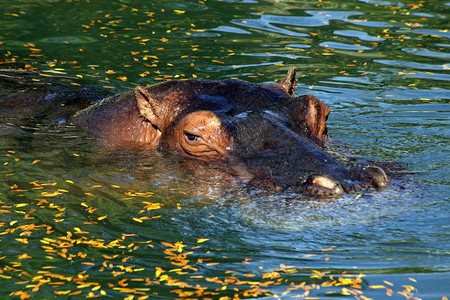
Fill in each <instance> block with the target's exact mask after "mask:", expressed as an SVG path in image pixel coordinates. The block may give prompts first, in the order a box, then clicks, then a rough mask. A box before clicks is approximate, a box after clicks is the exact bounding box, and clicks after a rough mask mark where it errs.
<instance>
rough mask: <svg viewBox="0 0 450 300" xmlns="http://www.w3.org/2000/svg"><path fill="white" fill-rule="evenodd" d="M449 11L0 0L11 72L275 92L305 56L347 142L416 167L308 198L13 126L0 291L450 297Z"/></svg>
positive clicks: (41, 128)
mask: <svg viewBox="0 0 450 300" xmlns="http://www.w3.org/2000/svg"><path fill="white" fill-rule="evenodd" d="M449 6H450V4H449V3H445V2H443V1H421V2H407V1H375V0H373V1H372V0H368V1H366V0H364V1H340V0H338V1H283V0H282V1H262V0H248V1H247V0H243V1H237V0H236V1H233V0H227V1H210V0H208V1H140V2H138V1H116V2H111V1H101V0H99V1H81V0H80V1H58V0H55V1H32V0H28V1H25V0H20V1H14V2H13V3H12V2H11V1H5V0H0V7H1V9H0V28H1V31H0V63H1V64H2V65H5V66H12V65H21V66H22V67H24V68H25V69H28V70H38V71H39V72H41V73H43V74H47V75H52V76H53V77H54V79H53V80H55V82H59V83H63V84H66V85H70V86H75V87H78V86H80V87H82V86H86V85H90V86H93V87H95V88H99V89H100V88H101V89H106V90H107V91H109V92H110V93H116V92H121V91H125V90H127V89H130V88H133V87H134V86H136V85H146V84H153V83H156V82H159V81H161V80H171V79H190V78H198V79H206V78H208V79H214V80H217V79H227V78H240V79H244V80H248V81H251V82H266V83H269V82H274V81H276V80H278V79H280V78H282V77H283V76H284V74H285V72H286V71H287V69H288V68H289V67H290V66H292V65H296V66H297V67H298V71H299V83H298V90H297V93H298V94H299V95H301V94H305V93H310V94H313V95H315V96H317V97H319V98H320V99H322V100H323V101H324V102H325V103H326V104H327V105H328V106H329V107H330V108H331V109H332V113H331V115H330V118H329V121H328V124H329V125H328V126H329V132H330V134H331V135H332V137H333V139H334V140H333V141H332V144H331V146H333V147H337V148H339V149H340V150H342V151H344V152H346V153H348V154H351V155H355V156H361V157H366V158H370V159H383V160H393V161H396V162H399V163H401V164H403V165H404V166H406V168H407V169H408V170H411V171H414V172H415V174H414V176H406V177H404V178H400V179H392V180H391V183H390V186H389V187H388V188H387V189H385V190H383V191H381V192H378V193H376V192H367V193H363V194H361V195H360V194H350V195H346V196H344V197H343V198H341V199H338V200H336V201H332V202H321V201H311V200H308V199H305V198H301V197H298V195H291V194H282V195H267V194H265V193H256V192H254V191H249V190H248V189H246V187H245V186H241V185H237V186H236V185H234V183H229V182H228V183H227V181H226V179H224V178H223V176H222V175H221V174H220V173H217V172H208V170H205V172H204V173H200V174H199V173H195V172H192V171H191V170H190V169H189V167H186V162H183V161H182V160H179V159H177V158H172V157H170V156H168V155H167V154H164V153H158V152H151V153H145V152H140V153H131V152H124V151H122V152H120V151H119V152H111V151H109V150H108V149H105V148H102V147H98V146H97V145H96V142H95V141H93V140H92V139H89V138H88V137H87V136H86V135H85V133H83V132H82V131H80V130H79V129H77V128H73V127H71V126H66V125H56V126H55V125H52V126H48V125H46V124H45V123H41V122H39V120H37V121H36V120H34V121H33V120H32V121H30V122H28V123H27V124H26V125H23V124H22V125H21V124H17V123H15V122H14V120H12V119H8V118H3V119H2V122H1V124H0V163H1V168H0V172H1V177H2V178H3V179H2V180H1V182H0V201H1V202H0V206H1V207H0V212H1V219H0V246H1V247H0V266H1V268H0V283H1V286H2V291H1V292H0V294H1V295H2V297H7V296H10V297H13V298H26V297H28V296H33V297H35V298H37V299H51V298H56V297H58V298H61V297H63V298H67V299H73V298H86V297H97V296H99V297H115V298H127V297H128V299H145V298H149V299H158V298H160V299H171V298H199V299H207V298H212V299H233V298H236V299H237V298H254V297H263V298H264V297H265V298H267V299H273V298H281V299H290V298H293V299H295V298H298V297H299V298H302V297H316V298H319V299H346V298H356V299H363V298H364V297H369V298H374V299H385V298H393V299H404V298H406V299H410V298H414V297H416V298H422V299H442V298H443V297H448V296H449V295H450V289H449V287H448V282H449V281H450V276H449V274H450V273H449V263H450V260H449V235H448V230H449V217H448V201H449V197H448V195H449V194H450V189H449V180H448V175H449V174H448V166H449V154H448V150H449V117H450V113H449V111H450V110H449V104H448V102H449V95H450V93H449V79H450V77H449V76H450V75H449V71H448V70H449V67H450V64H449V54H448V53H449V52H448V48H449V46H450V41H449V37H450V35H449V33H448V8H449ZM13 63H14V64H13ZM56 73H58V74H59V75H56ZM62 77H65V78H66V79H64V80H63V79H62ZM46 78H48V76H46Z"/></svg>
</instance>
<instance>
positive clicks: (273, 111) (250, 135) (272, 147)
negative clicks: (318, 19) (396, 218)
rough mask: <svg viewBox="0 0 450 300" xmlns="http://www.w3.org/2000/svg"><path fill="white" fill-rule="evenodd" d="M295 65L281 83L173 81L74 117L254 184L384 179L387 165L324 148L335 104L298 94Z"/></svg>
mask: <svg viewBox="0 0 450 300" xmlns="http://www.w3.org/2000/svg"><path fill="white" fill-rule="evenodd" d="M295 73H296V72H295V68H291V69H290V70H289V71H288V73H287V75H286V77H285V78H283V79H282V80H280V81H279V83H278V84H267V85H266V84H252V83H248V82H245V81H241V80H234V79H230V80H224V81H208V80H184V81H177V80H174V81H168V82H164V83H160V84H156V85H152V86H149V87H136V88H135V89H134V90H132V91H128V92H125V93H123V94H119V95H115V96H112V97H109V98H105V99H103V100H101V101H99V102H97V103H95V104H93V105H91V106H89V107H88V108H86V109H83V110H81V111H79V112H77V113H76V114H75V115H73V116H72V118H71V119H70V122H72V123H74V124H76V125H79V126H81V127H83V128H85V129H86V130H87V131H88V132H90V133H91V134H93V135H94V136H97V137H99V138H101V139H103V140H104V141H106V143H107V144H111V145H115V146H119V147H124V148H127V149H130V148H137V149H157V148H158V149H164V150H168V151H171V152H175V153H178V154H179V155H182V156H184V157H186V158H190V159H195V160H197V161H203V162H208V163H209V162H211V163H212V162H214V163H219V164H223V165H224V166H227V169H228V170H230V172H231V173H232V174H234V175H236V176H237V177H240V178H243V179H245V180H247V181H248V182H249V184H250V185H251V186H255V187H257V188H261V189H264V190H268V191H280V190H293V191H295V192H299V193H301V194H304V195H308V196H312V197H316V198H337V197H339V196H341V195H342V194H343V193H344V192H350V191H352V190H355V189H361V188H373V189H380V188H383V187H385V186H386V184H387V176H386V174H385V172H384V171H383V170H382V169H381V168H379V167H377V166H375V165H370V164H362V163H361V164H351V165H350V164H348V163H347V162H345V161H344V160H342V159H339V158H338V157H337V156H336V155H331V154H329V151H327V149H326V148H325V147H324V142H325V141H326V139H327V128H326V119H327V117H328V114H329V113H330V109H329V108H328V107H327V106H326V105H325V104H324V103H323V102H322V101H320V100H319V99H317V98H316V97H314V96H311V95H303V96H299V97H296V96H295V95H294V92H295V88H296V81H297V80H296V74H295Z"/></svg>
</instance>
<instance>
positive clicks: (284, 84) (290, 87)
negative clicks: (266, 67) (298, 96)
mask: <svg viewBox="0 0 450 300" xmlns="http://www.w3.org/2000/svg"><path fill="white" fill-rule="evenodd" d="M296 70H297V68H296V67H291V68H290V69H289V71H288V72H287V74H286V76H285V77H284V78H283V79H281V81H280V82H279V83H278V86H280V87H281V88H283V89H284V90H285V91H286V93H288V94H289V96H291V97H293V96H294V93H295V89H296V88H297V77H296Z"/></svg>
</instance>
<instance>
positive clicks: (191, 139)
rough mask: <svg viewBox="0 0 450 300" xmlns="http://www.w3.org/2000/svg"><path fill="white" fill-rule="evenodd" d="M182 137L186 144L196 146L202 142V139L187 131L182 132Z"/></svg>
mask: <svg viewBox="0 0 450 300" xmlns="http://www.w3.org/2000/svg"><path fill="white" fill-rule="evenodd" d="M184 137H185V140H186V142H187V143H188V144H190V145H198V144H199V143H200V142H201V141H202V137H201V136H199V135H196V134H193V133H190V132H187V131H184Z"/></svg>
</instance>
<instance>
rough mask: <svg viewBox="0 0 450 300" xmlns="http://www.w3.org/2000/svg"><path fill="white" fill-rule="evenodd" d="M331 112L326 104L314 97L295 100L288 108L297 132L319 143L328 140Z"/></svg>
mask: <svg viewBox="0 0 450 300" xmlns="http://www.w3.org/2000/svg"><path fill="white" fill-rule="evenodd" d="M330 111H331V110H330V108H329V107H328V106H326V105H325V103H323V102H322V101H321V100H319V99H318V98H316V97H314V96H312V95H303V96H300V97H298V98H295V100H294V101H293V102H291V104H290V105H289V106H288V115H289V117H290V119H291V120H292V123H293V125H294V128H295V130H296V131H297V132H298V131H300V133H303V134H306V135H307V136H309V137H312V138H314V139H317V140H318V141H324V140H325V139H326V134H327V126H326V121H327V117H328V115H329V114H330Z"/></svg>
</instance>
